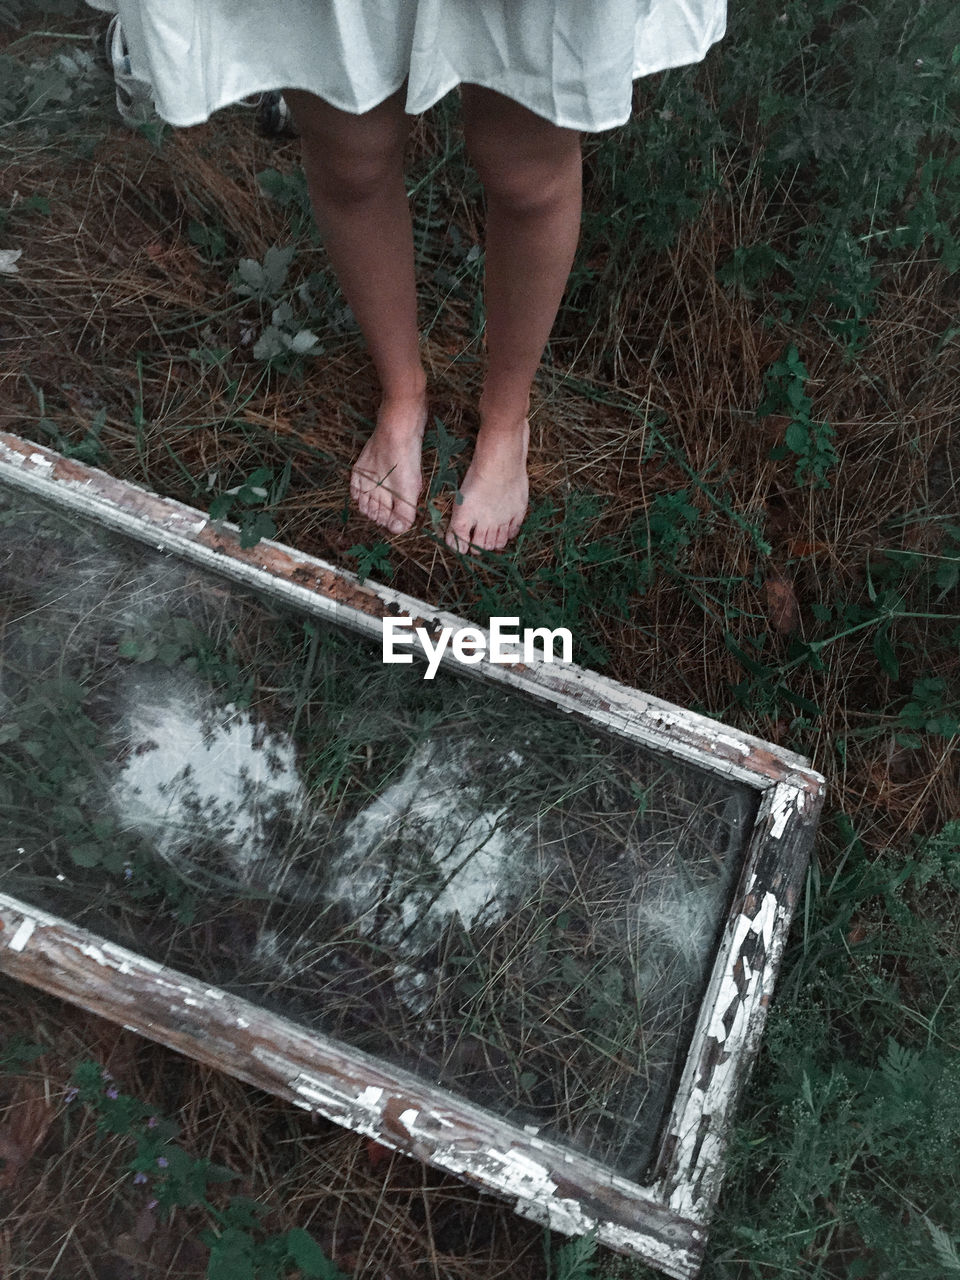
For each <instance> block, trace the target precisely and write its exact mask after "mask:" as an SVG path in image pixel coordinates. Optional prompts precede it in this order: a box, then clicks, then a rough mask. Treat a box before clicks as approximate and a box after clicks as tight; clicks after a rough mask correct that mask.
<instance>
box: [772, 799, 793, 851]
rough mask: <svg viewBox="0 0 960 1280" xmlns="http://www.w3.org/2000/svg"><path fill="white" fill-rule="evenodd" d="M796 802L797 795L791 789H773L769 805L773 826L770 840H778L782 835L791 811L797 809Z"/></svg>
mask: <svg viewBox="0 0 960 1280" xmlns="http://www.w3.org/2000/svg"><path fill="white" fill-rule="evenodd" d="M797 800H798V793H797V792H796V791H794V790H793V788H792V787H776V788H775V789H774V792H773V798H772V802H771V805H770V816H771V817H772V818H773V825H772V826H771V828H770V837H771V839H773V840H779V839H780V837H781V836H782V835H783V833H784V831H785V830H786V827H787V823H788V821H789V820H790V817H791V815H792V813H793V811H794V810H795V809H796V808H797Z"/></svg>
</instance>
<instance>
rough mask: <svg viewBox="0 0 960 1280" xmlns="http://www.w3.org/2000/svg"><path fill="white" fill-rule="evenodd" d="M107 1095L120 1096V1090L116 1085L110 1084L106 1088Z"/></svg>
mask: <svg viewBox="0 0 960 1280" xmlns="http://www.w3.org/2000/svg"><path fill="white" fill-rule="evenodd" d="M107 1097H108V1098H119V1097H120V1091H119V1090H118V1089H117V1086H116V1085H115V1084H112V1085H111V1086H110V1088H109V1089H108V1090H107Z"/></svg>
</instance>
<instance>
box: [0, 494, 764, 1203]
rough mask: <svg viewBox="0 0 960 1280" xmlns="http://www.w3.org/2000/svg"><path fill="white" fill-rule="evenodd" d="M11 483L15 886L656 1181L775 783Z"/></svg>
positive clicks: (6, 735)
mask: <svg viewBox="0 0 960 1280" xmlns="http://www.w3.org/2000/svg"><path fill="white" fill-rule="evenodd" d="M423 669H424V668H423V666H422V665H421V664H419V663H418V664H414V665H412V666H396V665H383V664H382V662H381V654H380V647H379V646H378V645H373V644H371V643H369V642H367V641H365V640H362V639H360V638H358V637H357V636H356V635H354V634H352V633H349V632H347V631H344V630H341V629H339V628H337V627H335V626H333V625H330V624H327V623H323V622H320V621H319V620H317V619H315V618H310V617H307V616H306V615H302V614H298V613H297V612H296V610H294V609H293V608H292V607H290V606H288V605H286V604H281V603H280V602H277V601H274V600H272V599H271V598H270V597H269V596H267V595H265V594H262V593H259V592H255V591H252V590H249V589H245V588H242V587H239V586H237V585H236V584H235V583H233V582H231V581H229V580H227V579H224V578H220V577H218V576H216V575H214V574H211V573H208V572H206V571H204V570H201V569H199V568H196V567H195V566H193V565H192V564H190V563H189V562H186V561H183V560H181V559H179V558H178V557H176V556H173V555H170V554H165V553H161V552H158V551H157V550H156V549H154V548H153V547H150V546H147V545H145V544H143V543H140V542H138V541H135V540H133V539H129V538H126V537H125V536H123V535H121V534H117V533H115V532H113V531H110V530H108V529H105V528H103V527H101V526H99V525H98V524H96V522H94V521H93V520H91V519H87V518H84V517H80V516H78V515H76V514H73V513H69V512H65V511H63V510H62V509H60V508H59V507H56V506H54V505H52V504H48V503H46V502H44V501H42V500H41V499H39V498H37V497H35V496H32V495H30V494H26V493H24V492H22V491H20V490H18V489H14V488H7V487H4V486H3V485H2V484H0V875H2V883H3V887H4V889H5V891H6V892H8V893H11V894H14V895H15V896H17V897H20V898H22V899H24V900H25V901H27V902H30V903H33V904H35V905H37V906H39V907H42V908H44V909H46V910H49V911H52V912H55V913H57V914H59V915H62V916H65V917H67V918H69V919H70V920H72V921H74V922H75V923H77V924H81V925H83V926H85V927H86V928H89V929H91V930H94V931H95V932H98V933H101V934H103V935H105V936H106V937H108V938H110V939H112V940H113V941H115V942H118V943H121V944H123V945H124V946H127V947H130V948H131V949H133V950H135V951H137V952H139V953H140V954H143V955H145V956H148V957H150V958H152V959H155V960H162V961H164V962H165V963H167V964H170V965H173V966H174V967H176V968H178V969H181V970H183V971H184V972H186V973H189V974H192V975H194V976H195V977H198V978H200V979H201V980H203V981H204V982H207V983H211V984H215V985H217V986H221V987H223V988H225V989H227V990H230V991H234V992H236V993H238V994H241V995H243V996H245V997H246V998H247V999H250V1000H253V1001H255V1002H258V1003H260V1004H261V1005H263V1006H265V1007H268V1008H270V1009H272V1010H275V1011H277V1012H279V1013H282V1014H284V1015H286V1016H287V1017H290V1018H293V1019H295V1020H296V1021H298V1022H299V1023H301V1024H302V1025H304V1026H307V1027H310V1028H314V1029H319V1030H322V1031H324V1032H326V1033H328V1034H330V1035H333V1036H336V1037H337V1038H339V1039H340V1040H342V1041H344V1042H346V1043H348V1044H350V1045H354V1046H356V1047H358V1048H361V1049H364V1050H366V1051H367V1052H370V1053H373V1054H376V1055H378V1056H379V1057H381V1058H383V1059H386V1060H388V1061H390V1062H392V1063H395V1064H398V1065H400V1066H403V1067H405V1068H407V1069H409V1070H412V1071H414V1072H416V1073H418V1074H419V1075H421V1076H422V1077H424V1078H426V1079H428V1080H430V1081H431V1082H434V1083H440V1084H442V1085H444V1086H446V1087H448V1088H449V1089H451V1090H453V1091H456V1092H459V1093H460V1094H462V1095H464V1096H466V1097H468V1098H469V1099H471V1100H472V1101H474V1102H477V1103H480V1104H482V1105H484V1106H486V1107H488V1108H489V1109H491V1110H493V1111H495V1112H497V1113H498V1114H500V1115H502V1116H506V1117H509V1118H510V1119H511V1120H513V1121H515V1122H516V1123H519V1124H527V1125H532V1126H536V1127H537V1128H538V1130H539V1132H540V1135H541V1136H542V1137H549V1138H553V1139H557V1140H559V1141H561V1142H563V1143H566V1144H568V1145H569V1146H571V1147H572V1148H575V1149H577V1150H579V1151H581V1152H584V1153H587V1154H589V1155H591V1156H592V1157H594V1158H595V1159H597V1160H600V1161H602V1162H603V1163H604V1164H607V1165H609V1166H612V1167H613V1168H615V1169H616V1170H618V1171H619V1172H621V1173H622V1174H624V1175H626V1176H628V1177H631V1178H634V1179H638V1180H642V1175H643V1172H644V1170H645V1168H646V1166H647V1165H648V1163H649V1161H650V1159H651V1158H652V1155H653V1151H654V1142H655V1139H656V1136H657V1130H658V1127H659V1125H660V1123H661V1121H662V1120H663V1118H664V1114H665V1108H666V1107H667V1106H668V1105H669V1102H670V1099H671V1096H672V1088H673V1086H674V1085H675V1082H676V1075H677V1072H678V1070H679V1069H680V1067H681V1066H682V1061H683V1055H684V1054H685V1052H686V1049H687V1045H688V1042H689V1037H690V1035H691V1032H692V1026H693V1020H694V1019H695V1017H696V1013H697V1009H698V1004H699V1001H700V999H701V997H702V994H703V989H704V986H705V982H706V977H707V974H708V970H709V966H710V963H711V960H712V957H713V952H714V948H715V945H716V941H717V938H718V935H719V930H720V928H721V926H722V923H723V920H724V917H725V914H726V911H727V908H728V903H729V898H730V894H731V892H732V887H733V883H734V880H735V877H736V874H737V871H738V865H739V862H740V855H741V854H742V852H743V847H744V844H745V841H746V838H747V836H748V835H749V832H750V829H751V826H752V824H753V822H754V819H755V814H756V804H757V799H756V794H755V793H754V792H753V791H752V790H751V789H749V788H747V787H744V786H741V785H739V784H735V783H731V782H729V781H727V780H725V779H722V778H719V777H714V776H712V775H711V774H709V773H707V772H705V771H701V770H696V769H693V768H689V767H686V766H680V765H678V764H677V763H675V762H673V761H671V760H670V759H669V758H667V757H665V756H658V755H656V754H655V753H652V752H651V751H649V750H646V749H643V748H641V747H639V746H637V745H635V744H633V743H631V742H629V741H627V740H623V739H619V738H617V737H615V736H613V735H611V734H609V733H607V732H605V731H601V730H598V729H597V728H595V727H593V726H592V725H590V724H588V723H583V722H581V721H580V720H578V719H576V718H574V717H572V716H569V715H563V714H560V713H556V712H552V711H550V710H549V709H545V708H544V707H543V706H541V705H540V704H539V703H538V702H536V701H534V700H533V699H530V698H528V697H524V696H521V695H518V694H516V693H514V692H508V691H506V690H503V689H500V688H497V687H491V686H488V685H486V684H482V683H480V682H478V681H476V680H471V679H468V678H466V677H464V676H462V675H460V674H459V673H457V672H452V673H451V672H450V671H449V670H447V669H444V668H442V669H441V670H440V671H439V672H438V673H437V676H436V678H435V679H434V680H432V681H427V680H424V679H422V673H423Z"/></svg>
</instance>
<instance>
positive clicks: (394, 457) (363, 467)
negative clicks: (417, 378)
mask: <svg viewBox="0 0 960 1280" xmlns="http://www.w3.org/2000/svg"><path fill="white" fill-rule="evenodd" d="M426 425H427V397H426V395H425V394H424V395H420V396H410V397H408V398H400V397H398V398H395V399H391V400H384V401H383V402H382V403H381V405H380V409H379V412H378V413H377V425H376V428H375V430H374V432H373V435H372V436H371V437H370V439H369V440H368V441H367V443H366V444H365V445H364V446H363V450H362V452H361V454H360V457H359V458H358V459H357V460H356V462H355V463H354V466H353V471H352V473H351V475H350V495H351V497H352V498H353V500H354V502H356V504H357V506H358V507H359V508H360V510H361V511H362V512H363V514H364V515H365V516H366V517H367V518H368V519H370V520H375V521H376V523H377V524H382V525H383V526H384V527H385V528H386V529H389V531H390V532H391V533H404V532H405V531H406V530H407V529H409V528H411V526H412V525H413V522H414V520H415V519H416V516H417V500H418V499H419V497H420V493H421V490H422V489H423V474H422V472H421V470H420V449H421V443H422V441H423V431H424V428H425V427H426Z"/></svg>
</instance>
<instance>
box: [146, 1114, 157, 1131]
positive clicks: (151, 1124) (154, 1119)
mask: <svg viewBox="0 0 960 1280" xmlns="http://www.w3.org/2000/svg"><path fill="white" fill-rule="evenodd" d="M156 1127H157V1117H156V1116H151V1117H150V1119H149V1120H148V1121H147V1128H148V1129H155V1128H156Z"/></svg>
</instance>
